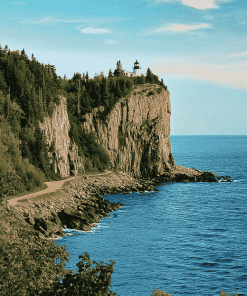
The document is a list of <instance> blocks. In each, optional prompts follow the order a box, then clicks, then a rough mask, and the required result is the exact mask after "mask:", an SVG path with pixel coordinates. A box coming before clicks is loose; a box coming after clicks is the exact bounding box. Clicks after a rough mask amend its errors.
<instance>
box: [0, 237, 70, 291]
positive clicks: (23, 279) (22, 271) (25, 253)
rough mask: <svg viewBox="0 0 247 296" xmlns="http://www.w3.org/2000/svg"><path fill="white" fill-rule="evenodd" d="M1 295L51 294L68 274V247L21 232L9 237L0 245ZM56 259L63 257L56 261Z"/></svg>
mask: <svg viewBox="0 0 247 296" xmlns="http://www.w3.org/2000/svg"><path fill="white" fill-rule="evenodd" d="M0 253H1V256H0V295H1V296H4V295H23V296H24V295H48V293H47V292H49V291H52V290H54V285H55V284H56V282H57V281H59V280H61V279H62V276H64V275H65V274H66V271H65V268H64V266H65V260H66V261H68V254H66V252H65V248H64V247H62V248H60V247H58V246H57V245H56V244H55V242H52V241H50V240H46V241H45V240H41V239H39V238H37V237H35V236H34V233H30V232H27V231H20V235H19V236H18V237H15V236H14V237H12V236H6V234H5V237H4V240H3V241H2V243H1V245H0ZM55 259H60V260H59V261H60V263H59V264H55Z"/></svg>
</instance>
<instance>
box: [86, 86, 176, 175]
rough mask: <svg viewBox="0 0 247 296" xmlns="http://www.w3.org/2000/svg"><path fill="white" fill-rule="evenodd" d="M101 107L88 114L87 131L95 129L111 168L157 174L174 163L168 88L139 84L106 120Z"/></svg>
mask: <svg viewBox="0 0 247 296" xmlns="http://www.w3.org/2000/svg"><path fill="white" fill-rule="evenodd" d="M101 111H102V110H99V109H97V108H96V109H94V110H93V112H92V113H89V114H86V116H85V117H86V122H84V125H83V131H84V132H86V133H87V132H95V133H96V135H97V141H98V143H99V144H100V145H101V146H103V147H104V148H105V149H106V151H107V152H108V153H109V155H110V159H111V166H112V168H117V169H120V170H121V171H123V172H128V173H129V174H131V175H132V176H135V177H140V176H156V175H157V174H161V173H163V172H165V171H169V170H170V169H172V167H173V166H174V165H175V163H174V161H173V157H172V153H171V143H170V116H171V104H170V93H169V91H168V90H165V89H164V88H162V87H160V86H158V85H155V84H145V85H138V86H136V87H135V90H134V91H133V92H132V94H131V95H130V96H129V97H128V98H123V99H121V100H120V101H119V102H118V103H117V104H116V105H115V106H114V108H113V110H112V111H111V112H110V114H109V115H108V116H107V119H106V121H105V122H103V121H102V120H101V119H100V117H99V116H98V115H99V113H100V112H101Z"/></svg>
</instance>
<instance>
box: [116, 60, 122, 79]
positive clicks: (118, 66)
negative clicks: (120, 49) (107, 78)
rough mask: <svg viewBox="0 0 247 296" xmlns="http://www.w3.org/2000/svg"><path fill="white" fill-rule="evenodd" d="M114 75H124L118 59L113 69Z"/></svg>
mask: <svg viewBox="0 0 247 296" xmlns="http://www.w3.org/2000/svg"><path fill="white" fill-rule="evenodd" d="M114 76H124V70H123V68H122V65H121V62H120V61H117V67H116V69H115V71H114Z"/></svg>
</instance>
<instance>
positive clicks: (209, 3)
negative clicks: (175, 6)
mask: <svg viewBox="0 0 247 296" xmlns="http://www.w3.org/2000/svg"><path fill="white" fill-rule="evenodd" d="M150 1H154V2H156V3H159V2H169V3H176V2H177V3H179V2H180V3H182V4H184V5H187V6H191V7H193V8H196V9H212V8H218V5H217V3H220V2H232V1H233V0H150Z"/></svg>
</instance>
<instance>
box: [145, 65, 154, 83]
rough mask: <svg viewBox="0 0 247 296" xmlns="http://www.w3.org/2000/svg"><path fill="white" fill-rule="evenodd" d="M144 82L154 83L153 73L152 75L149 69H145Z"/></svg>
mask: <svg viewBox="0 0 247 296" xmlns="http://www.w3.org/2000/svg"><path fill="white" fill-rule="evenodd" d="M146 82H148V83H154V78H153V73H152V71H151V70H150V69H149V68H147V73H146Z"/></svg>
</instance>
